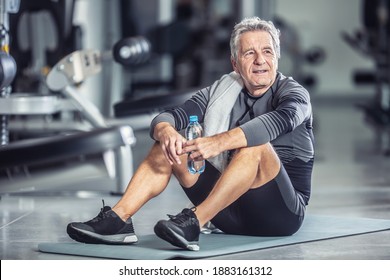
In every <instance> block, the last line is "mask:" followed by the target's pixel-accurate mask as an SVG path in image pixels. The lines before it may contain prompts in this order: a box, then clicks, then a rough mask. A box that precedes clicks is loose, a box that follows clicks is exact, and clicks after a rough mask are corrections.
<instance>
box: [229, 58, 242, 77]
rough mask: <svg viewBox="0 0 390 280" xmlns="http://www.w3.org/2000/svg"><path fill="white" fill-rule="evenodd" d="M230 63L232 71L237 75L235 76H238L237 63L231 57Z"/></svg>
mask: <svg viewBox="0 0 390 280" xmlns="http://www.w3.org/2000/svg"><path fill="white" fill-rule="evenodd" d="M230 62H231V63H232V67H233V70H234V71H235V72H236V73H237V74H240V73H239V71H238V69H237V61H236V60H235V59H234V58H233V57H230Z"/></svg>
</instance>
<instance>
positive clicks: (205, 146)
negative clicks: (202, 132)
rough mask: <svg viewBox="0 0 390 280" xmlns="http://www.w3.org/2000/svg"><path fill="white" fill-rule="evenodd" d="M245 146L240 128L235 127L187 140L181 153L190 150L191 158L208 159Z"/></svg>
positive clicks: (245, 141) (244, 139) (243, 135)
mask: <svg viewBox="0 0 390 280" xmlns="http://www.w3.org/2000/svg"><path fill="white" fill-rule="evenodd" d="M246 146H247V140H246V137H245V134H244V132H243V131H242V129H241V128H239V127H236V128H233V129H231V130H229V131H226V132H222V133H219V134H216V135H213V136H209V137H201V138H197V139H194V140H190V141H187V142H186V143H185V144H184V148H183V151H182V153H189V152H192V154H191V158H193V159H208V158H212V157H215V156H217V155H219V154H220V153H222V152H224V151H228V150H234V149H238V148H243V147H246Z"/></svg>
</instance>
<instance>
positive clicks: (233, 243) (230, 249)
mask: <svg viewBox="0 0 390 280" xmlns="http://www.w3.org/2000/svg"><path fill="white" fill-rule="evenodd" d="M389 229H390V221H389V220H379V219H368V218H348V217H331V216H316V215H308V216H307V217H306V218H305V221H304V222H303V225H302V227H301V229H300V230H299V231H298V232H297V233H295V234H294V235H292V236H273V237H256V236H243V235H228V234H201V236H200V250H199V251H186V250H179V249H178V248H177V247H174V246H172V245H170V244H169V243H167V242H165V241H163V240H161V239H159V238H158V237H157V236H156V235H154V234H153V235H144V236H139V242H138V243H136V244H133V245H101V244H98V245H96V244H82V243H75V242H72V243H69V242H68V243H41V244H38V249H39V250H40V251H41V252H45V253H55V254H66V255H77V256H88V257H95V258H96V257H97V258H111V259H140V260H152V259H155V260H159V259H160V260H161V259H177V258H181V259H199V258H207V257H213V256H221V255H227V254H234V253H241V252H245V251H253V250H261V249H266V248H273V247H279V246H286V245H291V244H299V243H304V242H313V241H320V240H326V239H330V238H337V237H346V236H351V235H356V234H365V233H370V232H376V231H384V230H389Z"/></svg>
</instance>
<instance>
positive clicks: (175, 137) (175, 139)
mask: <svg viewBox="0 0 390 280" xmlns="http://www.w3.org/2000/svg"><path fill="white" fill-rule="evenodd" d="M153 137H154V139H156V140H157V141H159V142H160V146H161V149H162V150H163V152H164V155H165V157H166V158H167V160H168V162H169V163H170V164H171V165H173V164H174V163H177V164H181V160H180V155H182V154H183V145H184V143H185V142H186V139H185V138H184V137H183V136H182V135H181V134H180V133H178V132H177V131H176V129H175V128H174V127H172V126H171V125H170V124H169V123H165V122H163V123H159V124H157V125H156V127H155V129H154V134H153Z"/></svg>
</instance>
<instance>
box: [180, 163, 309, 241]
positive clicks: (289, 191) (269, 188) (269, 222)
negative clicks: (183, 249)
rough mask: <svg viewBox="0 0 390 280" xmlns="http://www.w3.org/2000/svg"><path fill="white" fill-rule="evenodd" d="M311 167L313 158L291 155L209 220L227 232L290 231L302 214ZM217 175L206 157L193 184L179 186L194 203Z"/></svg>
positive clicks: (261, 233) (283, 233) (270, 233)
mask: <svg viewBox="0 0 390 280" xmlns="http://www.w3.org/2000/svg"><path fill="white" fill-rule="evenodd" d="M312 168H313V160H310V161H309V162H304V161H302V160H300V159H295V160H293V161H292V162H289V163H287V164H282V165H281V169H280V171H279V173H278V175H277V176H276V177H275V179H273V180H271V181H270V182H268V183H266V184H265V185H263V186H261V187H259V188H256V189H250V190H249V191H248V192H246V193H245V194H243V195H242V196H241V197H240V198H239V199H237V200H236V201H235V202H234V203H232V204H231V205H229V206H228V207H227V208H225V209H224V210H222V211H221V212H219V213H218V214H217V215H216V216H215V217H214V218H213V219H212V220H211V222H212V223H213V224H214V225H215V226H216V227H217V228H219V229H220V230H222V231H223V232H225V233H229V234H242V235H256V236H287V235H292V234H294V233H295V232H296V231H298V229H299V228H300V226H301V225H302V222H303V218H304V215H305V210H306V205H307V202H308V199H309V196H310V187H311V174H312ZM220 175H221V174H220V172H219V171H218V170H217V169H216V168H215V167H214V166H212V165H211V164H210V163H208V162H207V161H206V169H205V171H204V172H203V173H202V174H201V175H200V176H199V180H198V181H197V182H196V184H195V185H194V186H193V187H191V188H183V190H184V192H185V193H186V195H187V196H188V198H189V199H190V201H191V202H192V203H193V204H194V205H195V206H196V205H199V204H200V203H201V202H202V201H203V200H204V199H206V197H207V196H208V194H209V193H210V191H211V190H212V188H213V186H214V185H215V183H216V182H217V180H218V178H219V177H220ZM294 186H295V188H294ZM299 190H301V191H299ZM302 190H303V192H302Z"/></svg>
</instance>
